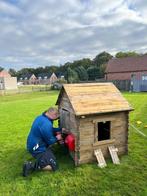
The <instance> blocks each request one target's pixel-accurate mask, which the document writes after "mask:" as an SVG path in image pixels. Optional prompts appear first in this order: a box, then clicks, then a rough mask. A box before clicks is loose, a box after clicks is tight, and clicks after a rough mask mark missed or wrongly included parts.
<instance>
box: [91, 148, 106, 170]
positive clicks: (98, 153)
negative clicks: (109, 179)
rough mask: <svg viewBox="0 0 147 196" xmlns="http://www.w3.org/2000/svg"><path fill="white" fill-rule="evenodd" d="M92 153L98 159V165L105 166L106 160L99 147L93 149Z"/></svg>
mask: <svg viewBox="0 0 147 196" xmlns="http://www.w3.org/2000/svg"><path fill="white" fill-rule="evenodd" d="M94 154H95V156H96V159H97V161H98V166H99V167H101V168H103V167H106V166H107V164H106V161H105V159H104V156H103V153H102V151H101V149H100V148H99V149H97V150H94Z"/></svg>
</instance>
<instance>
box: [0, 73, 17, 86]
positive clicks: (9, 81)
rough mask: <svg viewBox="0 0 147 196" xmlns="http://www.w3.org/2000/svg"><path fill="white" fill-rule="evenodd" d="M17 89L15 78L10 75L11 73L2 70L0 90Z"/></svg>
mask: <svg viewBox="0 0 147 196" xmlns="http://www.w3.org/2000/svg"><path fill="white" fill-rule="evenodd" d="M11 89H17V78H16V77H11V75H10V74H9V73H8V72H7V71H6V70H3V71H1V72H0V90H11Z"/></svg>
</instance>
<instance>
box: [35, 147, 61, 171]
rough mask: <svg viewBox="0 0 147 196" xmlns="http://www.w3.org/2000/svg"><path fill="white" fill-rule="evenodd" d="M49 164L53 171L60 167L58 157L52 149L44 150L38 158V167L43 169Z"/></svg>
mask: <svg viewBox="0 0 147 196" xmlns="http://www.w3.org/2000/svg"><path fill="white" fill-rule="evenodd" d="M48 165H50V166H51V168H52V170H53V171H56V170H57V169H58V165H57V161H56V158H55V156H54V154H53V153H52V151H51V150H50V149H49V150H47V151H46V152H44V153H43V154H42V156H41V157H40V158H39V159H38V168H40V169H43V168H45V167H47V166H48Z"/></svg>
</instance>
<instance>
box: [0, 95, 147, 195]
mask: <svg viewBox="0 0 147 196" xmlns="http://www.w3.org/2000/svg"><path fill="white" fill-rule="evenodd" d="M57 95H58V92H55V91H49V92H34V93H27V94H17V95H7V96H0V144H1V146H0V196H7V195H11V196H19V195H20V196H23V195H26V196H34V195H35V196H56V195H57V196H58V195H59V196H72V195H76V196H78V195H88V196H92V195H93V196H99V195H104V196H112V195H116V196H119V195H123V196H127V195H132V196H134V195H137V196H146V195H147V137H144V136H142V135H140V134H139V133H137V132H136V131H135V130H133V129H132V128H131V127H130V129H129V154H128V155H125V156H122V157H121V158H120V160H121V164H120V165H119V166H116V165H113V164H112V162H111V160H108V161H107V163H108V166H107V167H106V168H103V169H100V168H98V167H97V164H96V163H93V164H85V165H82V166H80V167H77V168H75V167H74V165H73V162H72V160H71V159H70V157H69V156H68V155H66V156H65V155H64V154H63V153H62V152H61V150H60V149H59V148H58V147H56V149H55V151H56V155H57V159H58V161H59V165H60V169H59V170H58V171H57V172H55V173H52V172H43V171H40V172H36V173H33V174H32V175H30V176H29V177H28V178H23V177H22V175H21V172H22V164H23V162H24V161H25V160H32V158H31V156H30V155H29V154H28V152H27V151H26V149H25V145H26V138H27V135H28V131H29V129H30V126H31V124H32V121H33V120H34V118H35V117H36V116H37V115H39V114H40V113H41V112H43V111H44V110H45V109H46V108H48V107H49V106H51V105H54V103H55V101H56V98H57ZM124 96H125V97H126V98H127V100H128V101H129V102H130V103H131V104H132V106H133V107H134V109H135V110H134V111H133V112H131V114H130V123H131V124H133V125H135V126H136V127H137V128H138V129H139V130H141V131H142V132H143V133H144V134H146V135H147V128H145V127H144V126H145V125H147V93H124ZM138 120H139V121H142V124H140V125H137V124H136V121H138Z"/></svg>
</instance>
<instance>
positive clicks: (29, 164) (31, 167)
mask: <svg viewBox="0 0 147 196" xmlns="http://www.w3.org/2000/svg"><path fill="white" fill-rule="evenodd" d="M33 170H34V164H33V163H32V162H30V161H29V162H28V161H27V162H25V163H24V164H23V173H22V175H23V176H24V177H27V176H28V175H29V174H30V173H31V172H33Z"/></svg>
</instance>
